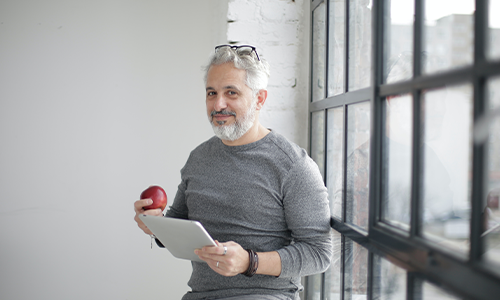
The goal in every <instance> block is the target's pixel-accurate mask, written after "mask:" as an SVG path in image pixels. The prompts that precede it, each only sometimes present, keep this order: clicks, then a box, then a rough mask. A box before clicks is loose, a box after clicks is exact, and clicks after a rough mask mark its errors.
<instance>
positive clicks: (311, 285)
mask: <svg viewBox="0 0 500 300" xmlns="http://www.w3.org/2000/svg"><path fill="white" fill-rule="evenodd" d="M305 290H306V299H308V300H309V299H311V300H320V299H321V274H316V275H311V276H307V286H306V289H305Z"/></svg>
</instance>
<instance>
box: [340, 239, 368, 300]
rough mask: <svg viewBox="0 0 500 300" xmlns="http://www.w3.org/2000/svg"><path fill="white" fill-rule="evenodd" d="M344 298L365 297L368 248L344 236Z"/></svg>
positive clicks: (357, 298)
mask: <svg viewBox="0 0 500 300" xmlns="http://www.w3.org/2000/svg"><path fill="white" fill-rule="evenodd" d="M345 243H346V245H345V258H344V259H345V272H344V276H345V277H344V280H345V284H344V293H345V296H344V299H355V300H365V299H367V286H368V250H366V248H364V247H363V246H360V245H359V244H357V243H355V242H353V241H352V240H351V239H349V238H347V237H346V238H345Z"/></svg>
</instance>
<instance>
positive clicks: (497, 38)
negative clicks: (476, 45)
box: [487, 0, 500, 59]
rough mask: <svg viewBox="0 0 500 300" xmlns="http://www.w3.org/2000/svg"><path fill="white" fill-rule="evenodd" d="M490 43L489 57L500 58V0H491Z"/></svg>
mask: <svg viewBox="0 0 500 300" xmlns="http://www.w3.org/2000/svg"><path fill="white" fill-rule="evenodd" d="M489 2H490V4H489V16H488V18H489V23H490V24H489V28H490V30H489V43H488V51H487V53H488V57H489V58H492V59H499V58H500V18H498V12H499V11H500V0H490V1H489Z"/></svg>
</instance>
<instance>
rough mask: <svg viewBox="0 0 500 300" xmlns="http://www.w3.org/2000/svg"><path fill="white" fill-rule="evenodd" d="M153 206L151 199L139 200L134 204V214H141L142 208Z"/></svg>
mask: <svg viewBox="0 0 500 300" xmlns="http://www.w3.org/2000/svg"><path fill="white" fill-rule="evenodd" d="M150 204H153V200H151V199H141V200H137V201H135V202H134V210H135V212H136V213H142V212H143V211H144V206H148V205H150Z"/></svg>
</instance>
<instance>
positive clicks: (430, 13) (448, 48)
mask: <svg viewBox="0 0 500 300" xmlns="http://www.w3.org/2000/svg"><path fill="white" fill-rule="evenodd" d="M474 11H475V2H474V0H461V1H455V0H440V1H425V26H424V35H423V48H424V50H425V52H426V54H427V59H426V62H425V63H424V65H423V68H422V69H423V72H424V73H434V72H438V71H443V70H448V69H451V68H455V67H460V66H464V65H469V64H471V63H472V60H473V50H474V16H473V13H474Z"/></svg>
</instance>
